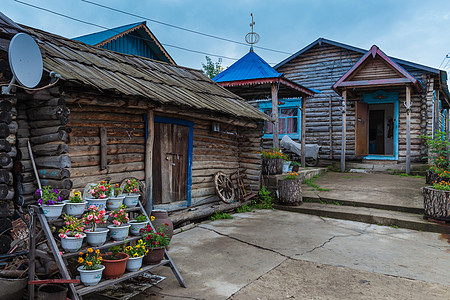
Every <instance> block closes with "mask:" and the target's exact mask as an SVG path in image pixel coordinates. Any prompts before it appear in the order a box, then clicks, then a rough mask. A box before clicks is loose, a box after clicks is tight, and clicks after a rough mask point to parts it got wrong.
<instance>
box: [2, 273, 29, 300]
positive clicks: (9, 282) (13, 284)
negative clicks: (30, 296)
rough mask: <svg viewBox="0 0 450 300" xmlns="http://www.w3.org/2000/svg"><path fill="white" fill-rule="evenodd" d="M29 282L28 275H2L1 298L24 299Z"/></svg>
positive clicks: (3, 299)
mask: <svg viewBox="0 0 450 300" xmlns="http://www.w3.org/2000/svg"><path fill="white" fill-rule="evenodd" d="M27 284H28V277H26V276H25V278H19V279H16V278H14V279H13V278H5V277H0V291H2V292H1V293H0V300H12V299H22V297H23V294H24V291H25V290H26V287H27Z"/></svg>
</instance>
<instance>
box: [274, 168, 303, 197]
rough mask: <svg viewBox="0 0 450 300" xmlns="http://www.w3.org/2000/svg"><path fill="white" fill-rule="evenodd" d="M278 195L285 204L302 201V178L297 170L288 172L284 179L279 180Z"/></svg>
mask: <svg viewBox="0 0 450 300" xmlns="http://www.w3.org/2000/svg"><path fill="white" fill-rule="evenodd" d="M278 195H279V199H280V202H281V203H283V204H289V205H298V204H301V203H302V180H301V178H300V177H299V175H298V173H297V172H288V173H286V176H285V177H284V179H282V180H279V181H278Z"/></svg>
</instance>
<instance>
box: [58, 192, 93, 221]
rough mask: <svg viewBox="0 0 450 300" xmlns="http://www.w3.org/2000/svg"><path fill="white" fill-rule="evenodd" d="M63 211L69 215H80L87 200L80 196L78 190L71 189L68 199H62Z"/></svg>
mask: <svg viewBox="0 0 450 300" xmlns="http://www.w3.org/2000/svg"><path fill="white" fill-rule="evenodd" d="M63 202H64V203H65V205H64V211H65V212H66V214H68V215H69V216H75V217H81V216H82V215H83V213H84V210H85V209H86V203H87V201H84V200H83V199H82V198H81V193H80V191H79V190H75V191H73V194H72V196H70V198H69V200H64V201H63Z"/></svg>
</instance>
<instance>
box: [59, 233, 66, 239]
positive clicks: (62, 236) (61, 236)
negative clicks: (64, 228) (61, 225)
mask: <svg viewBox="0 0 450 300" xmlns="http://www.w3.org/2000/svg"><path fill="white" fill-rule="evenodd" d="M59 237H60V238H62V239H65V238H67V235H66V234H64V233H60V234H59Z"/></svg>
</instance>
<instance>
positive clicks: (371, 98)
mask: <svg viewBox="0 0 450 300" xmlns="http://www.w3.org/2000/svg"><path fill="white" fill-rule="evenodd" d="M379 95H381V96H383V98H382V99H378V98H376V96H379ZM363 102H364V103H367V104H385V103H394V155H375V154H369V155H366V156H364V157H363V158H364V159H367V160H398V123H399V120H398V119H399V99H398V92H385V91H381V90H379V91H376V92H374V93H370V94H364V95H363Z"/></svg>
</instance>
